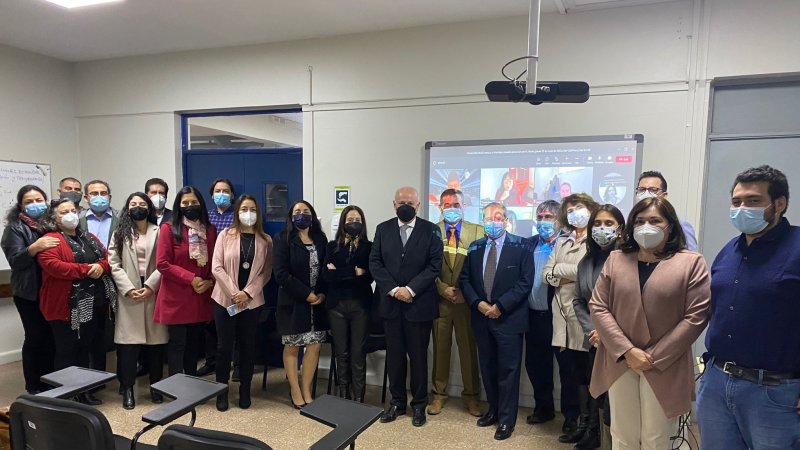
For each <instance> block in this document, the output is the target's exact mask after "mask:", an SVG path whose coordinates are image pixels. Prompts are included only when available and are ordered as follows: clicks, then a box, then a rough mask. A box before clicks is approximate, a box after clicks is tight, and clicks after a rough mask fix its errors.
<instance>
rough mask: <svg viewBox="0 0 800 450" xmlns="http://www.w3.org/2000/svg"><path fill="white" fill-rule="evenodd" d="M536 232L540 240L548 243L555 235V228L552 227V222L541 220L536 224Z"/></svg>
mask: <svg viewBox="0 0 800 450" xmlns="http://www.w3.org/2000/svg"><path fill="white" fill-rule="evenodd" d="M536 231H537V232H538V233H539V236H541V237H542V239H544V240H545V241H549V240H550V238H552V237H553V235H554V234H556V227H555V225H553V222H549V221H545V220H542V221H541V222H538V223H537V224H536Z"/></svg>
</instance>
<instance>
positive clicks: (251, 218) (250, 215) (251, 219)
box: [239, 211, 257, 227]
mask: <svg viewBox="0 0 800 450" xmlns="http://www.w3.org/2000/svg"><path fill="white" fill-rule="evenodd" d="M239 220H240V221H241V222H242V223H243V224H245V225H247V226H248V227H252V226H253V225H255V224H256V220H257V217H256V212H255V211H244V212H240V213H239Z"/></svg>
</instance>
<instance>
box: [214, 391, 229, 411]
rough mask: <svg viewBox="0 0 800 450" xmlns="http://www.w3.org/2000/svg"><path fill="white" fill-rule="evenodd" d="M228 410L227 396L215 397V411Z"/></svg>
mask: <svg viewBox="0 0 800 450" xmlns="http://www.w3.org/2000/svg"><path fill="white" fill-rule="evenodd" d="M227 410H228V394H227V393H225V394H220V395H218V396H217V411H227Z"/></svg>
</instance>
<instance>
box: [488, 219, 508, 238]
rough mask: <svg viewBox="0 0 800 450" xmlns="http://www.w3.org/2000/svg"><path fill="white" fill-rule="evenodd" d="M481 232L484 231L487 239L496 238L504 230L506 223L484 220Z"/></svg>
mask: <svg viewBox="0 0 800 450" xmlns="http://www.w3.org/2000/svg"><path fill="white" fill-rule="evenodd" d="M483 232H484V233H486V236H488V237H489V239H492V240H495V239H498V238H500V236H502V235H503V233H505V232H506V224H505V223H504V222H499V221H498V222H496V221H491V222H484V224H483Z"/></svg>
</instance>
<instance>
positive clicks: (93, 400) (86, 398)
mask: <svg viewBox="0 0 800 450" xmlns="http://www.w3.org/2000/svg"><path fill="white" fill-rule="evenodd" d="M78 401H79V402H80V403H83V404H84V405H90V406H97V405H102V404H103V401H102V400H100V399H99V398H97V397H95V396H94V394H92V393H91V392H83V393H81V394H78Z"/></svg>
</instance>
